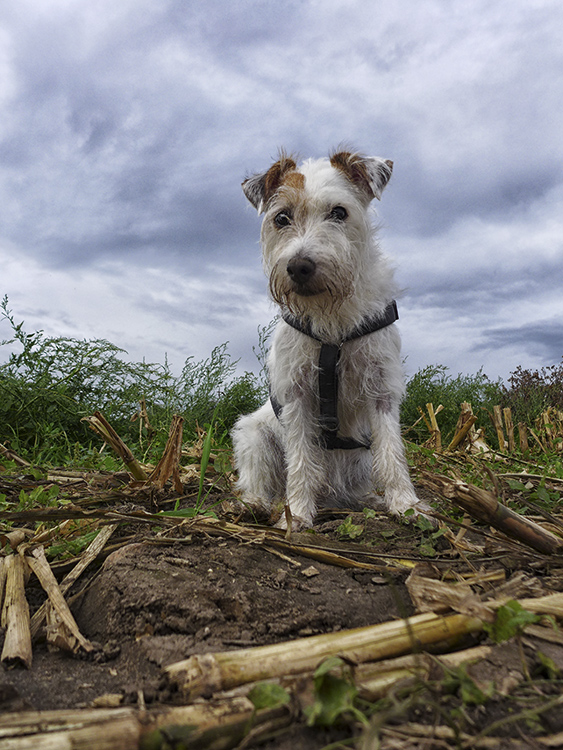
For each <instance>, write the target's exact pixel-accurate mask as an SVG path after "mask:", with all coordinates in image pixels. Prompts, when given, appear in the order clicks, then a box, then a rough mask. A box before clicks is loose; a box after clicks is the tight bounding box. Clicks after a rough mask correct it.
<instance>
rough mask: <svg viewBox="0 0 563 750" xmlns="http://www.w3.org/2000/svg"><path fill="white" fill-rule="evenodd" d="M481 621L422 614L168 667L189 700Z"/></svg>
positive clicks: (410, 645) (434, 638)
mask: <svg viewBox="0 0 563 750" xmlns="http://www.w3.org/2000/svg"><path fill="white" fill-rule="evenodd" d="M481 628H482V622H481V620H479V619H477V618H475V617H466V616H465V615H450V616H449V617H441V616H439V615H435V614H422V615H417V616H415V617H412V618H410V619H409V620H398V621H396V622H385V623H382V624H380V625H373V626H370V627H366V628H356V629H354V630H347V631H344V632H340V633H327V634H325V635H318V636H312V637H311V638H303V639H300V640H297V641H289V642H286V643H277V644H273V645H271V646H259V647H257V648H250V649H241V650H239V651H226V652H219V653H215V654H196V655H194V656H191V657H190V658H189V659H185V660H184V661H180V662H177V663H175V664H171V665H170V666H168V667H167V668H166V673H167V675H168V677H169V679H170V680H171V681H172V682H174V683H176V684H178V686H179V688H180V689H181V690H182V691H183V693H184V694H185V695H186V696H187V697H189V699H190V700H191V699H193V698H195V697H197V696H200V695H210V694H212V693H214V692H217V691H219V690H228V689H231V688H234V687H236V686H238V685H243V684H246V683H248V682H256V681H258V680H265V679H271V678H273V677H274V678H275V677H281V676H284V675H296V674H301V673H304V672H311V671H312V670H314V669H315V668H316V667H317V665H318V664H319V662H321V661H322V660H323V659H326V658H327V657H329V656H340V657H342V658H344V659H346V660H348V661H351V662H352V663H356V664H359V663H362V662H366V661H377V660H380V659H385V658H389V657H391V656H398V655H400V654H404V653H408V652H409V651H412V650H417V649H418V648H420V647H421V646H424V645H428V644H430V643H436V642H441V641H450V640H452V639H455V638H457V637H459V636H461V635H465V634H467V633H472V632H475V631H479V630H481Z"/></svg>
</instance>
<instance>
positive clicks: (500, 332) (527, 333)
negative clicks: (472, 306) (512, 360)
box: [472, 317, 563, 365]
mask: <svg viewBox="0 0 563 750" xmlns="http://www.w3.org/2000/svg"><path fill="white" fill-rule="evenodd" d="M491 347H496V348H498V349H500V350H502V349H505V348H508V347H510V348H519V349H521V350H522V351H523V352H525V351H527V352H530V353H532V354H533V355H534V356H535V357H536V358H537V359H538V360H539V361H540V362H541V363H542V364H545V365H551V364H556V363H558V362H560V361H561V359H562V358H563V320H562V319H561V318H560V317H559V318H549V319H545V320H540V321H537V322H533V323H523V324H521V325H515V326H507V327H504V328H491V329H489V330H485V331H483V333H482V334H481V341H480V342H479V343H477V344H476V345H475V346H474V347H472V349H473V351H476V352H478V351H480V350H483V349H488V348H491Z"/></svg>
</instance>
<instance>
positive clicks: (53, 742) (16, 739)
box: [0, 708, 142, 750]
mask: <svg viewBox="0 0 563 750" xmlns="http://www.w3.org/2000/svg"><path fill="white" fill-rule="evenodd" d="M141 731H142V725H141V723H140V721H139V718H138V713H137V711H136V710H135V709H133V708H115V709H102V708H96V709H79V710H69V711H24V712H21V713H9V714H4V715H3V716H0V746H1V747H3V748H6V750H58V749H59V748H61V749H64V750H71V749H74V748H84V749H85V748H88V750H116V748H119V750H138V748H139V739H140V736H141Z"/></svg>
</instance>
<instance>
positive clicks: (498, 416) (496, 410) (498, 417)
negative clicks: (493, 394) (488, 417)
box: [493, 405, 505, 453]
mask: <svg viewBox="0 0 563 750" xmlns="http://www.w3.org/2000/svg"><path fill="white" fill-rule="evenodd" d="M493 424H494V426H495V430H496V432H497V438H498V449H499V451H500V452H501V453H504V444H505V440H504V431H503V429H502V411H501V408H500V406H498V405H497V406H493Z"/></svg>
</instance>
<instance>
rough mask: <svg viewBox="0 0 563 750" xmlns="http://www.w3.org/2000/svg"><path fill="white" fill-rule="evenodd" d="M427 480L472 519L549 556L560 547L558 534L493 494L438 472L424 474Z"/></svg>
mask: <svg viewBox="0 0 563 750" xmlns="http://www.w3.org/2000/svg"><path fill="white" fill-rule="evenodd" d="M427 482H428V484H430V485H431V486H432V487H433V488H434V489H436V490H438V491H439V492H441V494H442V495H443V496H444V497H446V498H448V500H451V501H452V502H453V503H455V505H458V506H459V507H460V508H463V510H465V511H467V512H468V513H469V514H470V515H471V516H473V517H474V518H477V519H478V520H479V521H482V522H484V523H487V524H490V525H491V526H494V528H495V529H498V530H499V531H502V532H503V533H504V534H506V535H507V536H509V537H511V538H512V539H517V540H518V541H519V542H522V543H523V544H526V545H527V546H528V547H532V548H533V549H535V550H537V551H538V552H543V553H544V554H546V555H552V554H554V553H556V552H558V551H560V550H561V548H562V547H563V539H561V537H558V536H556V535H555V534H552V533H551V532H550V531H547V529H544V528H543V527H542V526H540V525H539V524H537V523H534V522H533V521H530V520H529V519H528V518H525V517H524V516H519V515H518V514H517V513H514V511H512V510H510V508H507V507H506V506H505V505H502V504H501V503H499V501H498V500H497V498H496V497H495V495H493V494H492V492H489V491H488V490H484V489H482V488H481V487H477V486H476V485H474V484H468V483H466V482H462V481H461V480H459V479H450V478H449V477H445V476H441V475H439V474H433V475H431V476H430V477H427Z"/></svg>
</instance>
